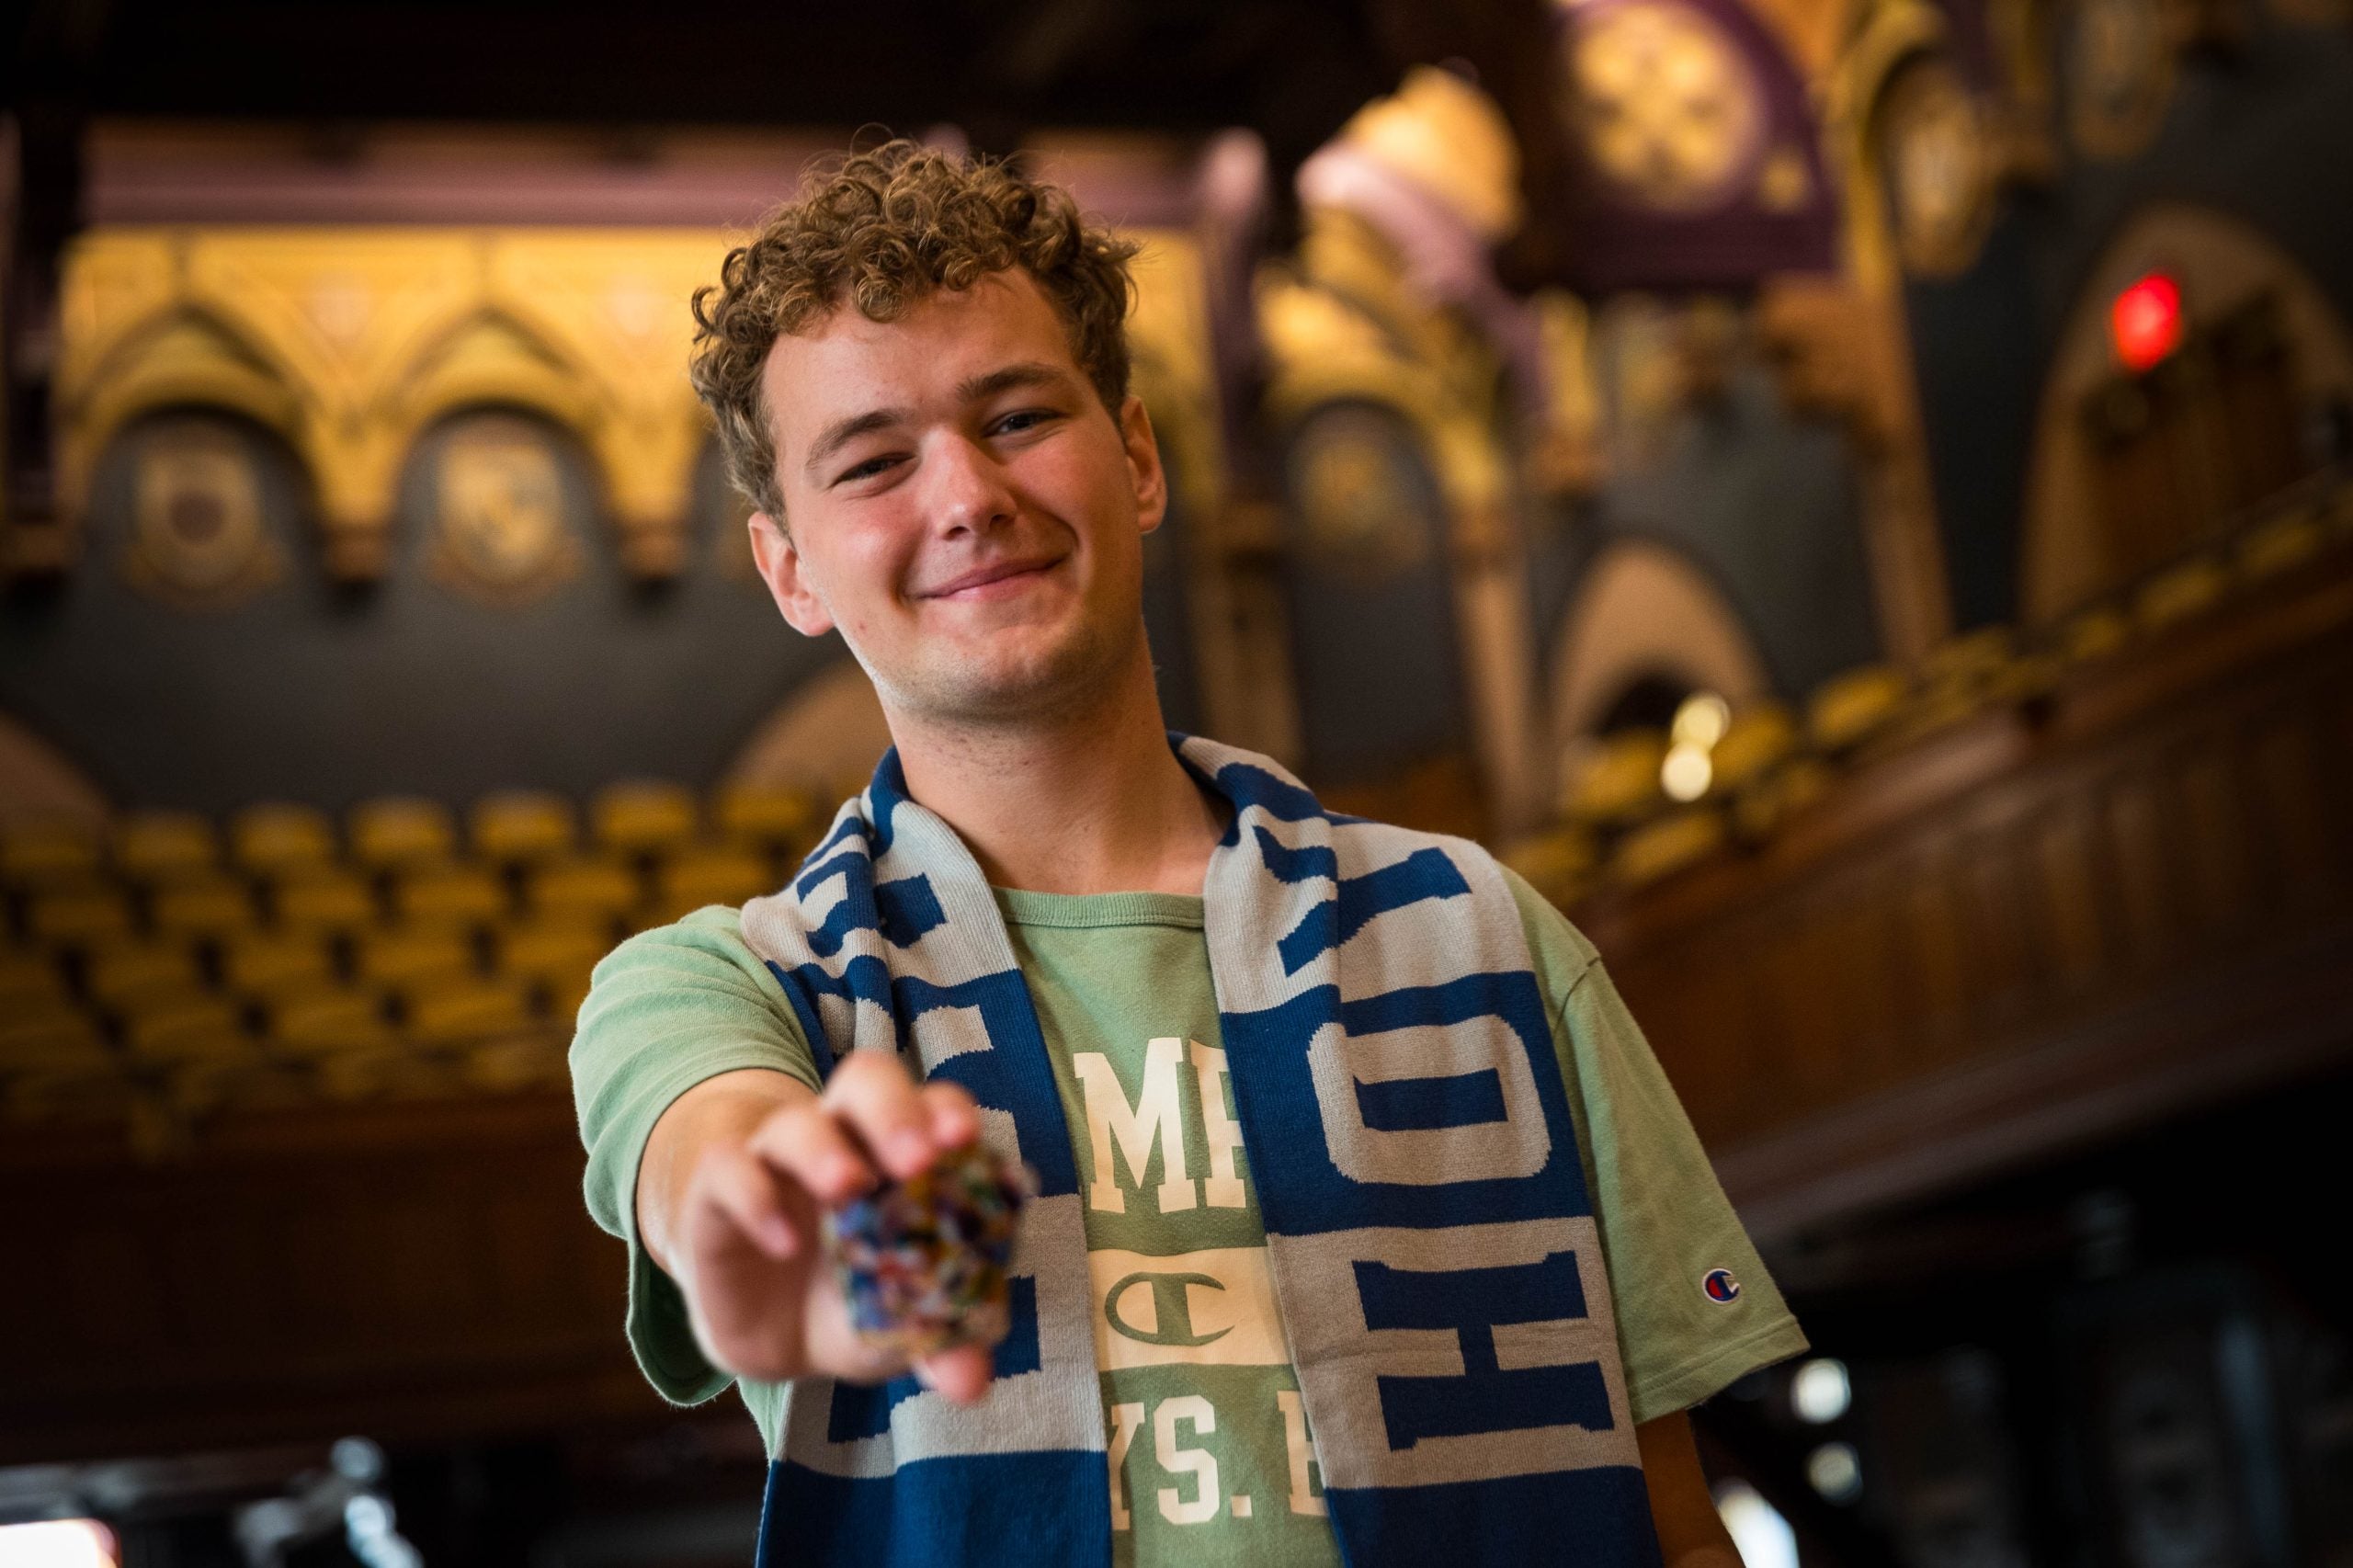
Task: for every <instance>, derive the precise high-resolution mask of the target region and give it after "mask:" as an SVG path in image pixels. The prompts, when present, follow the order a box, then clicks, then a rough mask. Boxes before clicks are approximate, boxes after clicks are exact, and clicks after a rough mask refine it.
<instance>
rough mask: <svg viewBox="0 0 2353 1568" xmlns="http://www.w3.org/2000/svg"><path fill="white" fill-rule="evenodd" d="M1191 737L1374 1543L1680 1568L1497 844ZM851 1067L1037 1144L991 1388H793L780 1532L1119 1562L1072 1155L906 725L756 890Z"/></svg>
mask: <svg viewBox="0 0 2353 1568" xmlns="http://www.w3.org/2000/svg"><path fill="white" fill-rule="evenodd" d="M1170 738H1171V743H1172V744H1174V745H1175V746H1176V755H1177V756H1178V758H1179V760H1180V761H1182V762H1183V763H1184V765H1185V767H1187V769H1188V771H1189V772H1190V773H1192V775H1193V776H1194V777H1195V778H1196V779H1197V780H1198V781H1199V783H1200V785H1201V786H1202V787H1203V788H1204V789H1206V790H1211V791H1214V792H1215V793H1216V794H1217V795H1219V796H1222V797H1223V798H1224V800H1226V801H1228V802H1229V803H1230V804H1231V805H1232V807H1233V822H1232V824H1231V826H1230V827H1229V828H1228V830H1227V832H1226V834H1225V835H1224V837H1223V838H1222V840H1221V841H1220V843H1219V844H1218V846H1217V847H1216V849H1215V850H1214V851H1213V852H1212V854H1211V858H1210V863H1209V870H1208V874H1207V877H1206V879H1205V881H1204V882H1203V884H1202V889H1201V893H1202V903H1203V907H1204V912H1205V916H1206V927H1207V936H1208V942H1209V950H1210V968H1211V975H1212V977H1213V980H1214V983H1215V986H1216V993H1217V1004H1218V1013H1219V1020H1220V1025H1221V1027H1222V1029H1223V1031H1224V1047H1225V1052H1226V1062H1227V1066H1228V1070H1229V1072H1230V1074H1232V1079H1231V1081H1232V1084H1233V1095H1234V1101H1235V1108H1236V1112H1237V1115H1238V1117H1239V1119H1240V1122H1241V1126H1242V1132H1243V1138H1244V1146H1245V1148H1246V1149H1247V1150H1248V1151H1249V1155H1250V1164H1251V1168H1252V1170H1253V1171H1254V1172H1255V1173H1256V1178H1257V1187H1258V1195H1259V1202H1260V1206H1261V1208H1262V1210H1264V1213H1265V1216H1266V1224H1267V1247H1268V1263H1269V1267H1270V1268H1271V1270H1272V1273H1273V1276H1274V1282H1275V1291H1276V1299H1277V1301H1278V1303H1279V1307H1280V1309H1281V1312H1282V1321H1283V1326H1284V1328H1285V1331H1286V1332H1287V1334H1288V1336H1289V1339H1290V1351H1291V1359H1292V1362H1293V1365H1294V1366H1295V1368H1296V1369H1297V1372H1298V1377H1299V1383H1300V1389H1301V1394H1302V1400H1303V1402H1304V1403H1305V1405H1306V1410H1307V1417H1308V1424H1309V1426H1310V1427H1311V1428H1312V1429H1313V1432H1314V1434H1315V1443H1316V1449H1317V1457H1318V1459H1319V1460H1320V1461H1321V1463H1322V1467H1323V1472H1324V1497H1325V1501H1326V1503H1327V1505H1328V1506H1329V1509H1330V1516H1331V1521H1332V1528H1333V1529H1334V1530H1335V1531H1336V1534H1337V1535H1338V1538H1339V1543H1340V1550H1341V1553H1342V1556H1343V1557H1344V1559H1345V1560H1346V1561H1347V1562H1348V1563H1349V1564H1350V1565H1351V1568H1386V1565H1389V1564H1427V1563H1431V1562H1447V1563H1449V1564H1459V1565H1461V1568H1471V1565H1473V1564H1488V1563H1495V1564H1503V1563H1511V1564H1520V1563H1529V1562H1573V1563H1579V1564H1593V1565H1596V1568H1604V1565H1606V1568H1636V1565H1650V1564H1655V1563H1656V1562H1657V1561H1658V1548H1657V1545H1656V1542H1655V1540H1654V1537H1653V1534H1652V1530H1651V1523H1650V1512H1649V1506H1648V1501H1647V1496H1646V1494H1645V1493H1644V1490H1643V1477H1642V1471H1641V1469H1640V1461H1639V1460H1638V1458H1637V1456H1636V1451H1635V1447H1634V1436H1633V1428H1632V1425H1631V1415H1630V1414H1629V1410H1628V1405H1627V1402H1626V1390H1625V1382H1624V1379H1623V1377H1622V1375H1621V1373H1620V1369H1619V1364H1618V1344H1617V1335H1616V1333H1615V1330H1614V1327H1613V1324H1612V1317H1611V1303H1610V1295H1609V1282H1608V1276H1607V1274H1606V1273H1605V1272H1604V1269H1603V1266H1602V1257H1601V1250H1600V1244H1599V1239H1598V1236H1597V1233H1596V1230H1595V1226H1594V1221H1593V1207H1592V1203H1591V1201H1590V1199H1589V1197H1588V1195H1587V1193H1586V1185H1585V1179H1584V1175H1583V1172H1582V1170H1581V1168H1580V1165H1579V1163H1578V1155H1577V1145H1576V1140H1575V1134H1574V1125H1573V1123H1572V1122H1571V1120H1570V1119H1569V1108H1568V1102H1567V1098H1566V1095H1565V1091H1564V1090H1563V1085H1562V1082H1561V1074H1560V1069H1559V1065H1558V1063H1557V1062H1556V1061H1555V1059H1554V1057H1553V1053H1552V1034H1551V1029H1550V1026H1549V1021H1548V1019H1547V1017H1546V1013H1547V1006H1546V1003H1545V999H1544V996H1543V993H1542V990H1541V988H1540V986H1539V984H1538V983H1537V980H1536V977H1535V975H1534V974H1533V973H1532V972H1531V971H1530V970H1529V952H1528V945H1527V938H1526V936H1525V934H1524V933H1523V931H1522V929H1521V926H1520V924H1519V917H1518V906H1517V905H1516V904H1515V903H1514V901H1513V899H1512V896H1511V892H1510V890H1509V888H1507V887H1506V885H1505V883H1504V881H1503V878H1502V874H1501V872H1500V870H1499V869H1498V868H1497V867H1496V866H1495V862H1494V861H1493V860H1492V859H1491V858H1489V857H1488V856H1487V854H1486V853H1485V852H1484V851H1483V850H1482V849H1480V848H1479V847H1478V846H1476V845H1473V844H1471V843H1469V842H1467V841H1465V840H1462V839H1458V838H1442V837H1438V836H1436V835H1428V834H1422V833H1414V832H1409V831H1407V830H1405V829H1403V828H1397V827H1391V826H1387V825H1384V824H1379V823H1370V822H1364V821H1360V820H1358V819H1356V818H1351V817H1346V816H1335V815H1332V814H1330V813H1327V812H1324V810H1323V809H1322V808H1321V807H1319V806H1318V805H1317V804H1316V802H1315V799H1314V797H1313V796H1312V795H1310V794H1309V793H1308V792H1307V790H1305V789H1304V788H1303V787H1302V786H1301V784H1300V783H1299V782H1298V780H1296V779H1295V778H1291V777H1290V775H1289V774H1288V773H1286V772H1284V771H1283V769H1282V768H1281V767H1279V766H1278V765H1277V764H1275V763H1274V762H1272V761H1270V760H1269V759H1267V758H1266V757H1263V756H1256V755H1255V754H1253V753H1250V752H1245V751H1239V750H1236V749H1235V748H1233V747H1231V746H1225V745H1220V744H1216V743H1215V742H1211V741H1206V740H1202V739H1199V738H1198V737H1188V736H1181V735H1172V736H1171V737H1170ZM743 928H744V935H745V939H746V940H747V941H748V942H749V943H750V945H751V947H752V949H753V950H754V951H755V952H756V953H758V954H759V956H760V957H761V958H762V959H764V960H767V963H768V965H769V967H770V968H771V969H772V970H773V971H775V973H776V974H777V977H778V978H779V980H780V981H781V982H782V983H783V985H784V989H785V992H786V994H787V995H788V996H789V997H790V998H791V1001H792V1004H793V1006H794V1008H795V1009H796V1011H797V1012H798V1013H799V1015H800V1020H801V1027H802V1029H803V1030H804V1031H805V1033H806V1034H807V1036H808V1038H809V1041H810V1044H811V1047H812V1049H813V1051H815V1052H816V1054H817V1058H818V1064H819V1067H820V1070H821V1071H825V1072H830V1071H831V1069H832V1066H833V1063H834V1062H836V1061H838V1060H839V1059H840V1057H841V1055H842V1053H843V1052H846V1051H894V1052H898V1053H901V1054H902V1055H911V1056H912V1057H913V1059H914V1060H915V1062H920V1063H921V1068H922V1072H923V1073H924V1074H925V1075H926V1076H929V1077H935V1078H946V1079H949V1080H952V1081H954V1082H956V1083H959V1084H961V1085H964V1086H965V1087H966V1088H967V1089H969V1090H971V1091H972V1096H973V1098H974V1099H976V1100H977V1101H979V1103H980V1105H981V1107H982V1112H981V1115H982V1120H983V1128H984V1135H985V1136H986V1137H987V1139H988V1140H989V1142H991V1143H992V1144H993V1145H994V1146H995V1147H997V1148H999V1149H1001V1150H1004V1151H1005V1152H1006V1153H1016V1154H1018V1155H1019V1156H1020V1157H1021V1158H1022V1159H1024V1160H1027V1161H1028V1162H1029V1165H1030V1166H1031V1167H1032V1168H1033V1169H1034V1170H1035V1171H1036V1172H1037V1174H1038V1176H1039V1183H1040V1196H1039V1198H1038V1200H1037V1201H1036V1202H1035V1203H1034V1204H1033V1205H1032V1206H1031V1208H1030V1210H1029V1214H1028V1217H1027V1219H1026V1220H1025V1221H1024V1226H1023V1232H1022V1239H1021V1243H1020V1246H1019V1248H1018V1251H1017V1255H1016V1256H1015V1259H1014V1265H1013V1275H1014V1278H1013V1308H1014V1323H1013V1330H1012V1332H1011V1333H1010V1334H1009V1335H1007V1336H1006V1339H1005V1341H1004V1342H1003V1343H1002V1344H1001V1345H1000V1346H998V1347H997V1350H996V1372H997V1381H995V1384H993V1385H992V1388H991V1392H990V1393H989V1395H988V1397H987V1398H986V1399H985V1400H983V1401H982V1402H981V1403H979V1404H977V1405H973V1406H972V1407H969V1408H961V1409H960V1408H958V1407H956V1406H954V1405H951V1404H949V1403H948V1402H947V1401H945V1400H943V1399H941V1398H939V1397H938V1396H937V1395H935V1394H931V1393H927V1392H924V1391H923V1390H922V1389H921V1388H920V1387H919V1385H917V1384H916V1383H915V1381H913V1380H911V1379H901V1380H899V1381H894V1382H892V1383H888V1384H885V1385H883V1386H881V1387H880V1388H865V1387H858V1386H855V1385H852V1384H848V1383H836V1382H834V1381H831V1380H828V1379H823V1378H807V1379H802V1380H801V1381H797V1382H796V1383H794V1384H793V1385H792V1387H791V1389H790V1393H789V1396H788V1403H787V1405H786V1410H785V1415H784V1418H783V1421H782V1424H781V1426H780V1428H779V1430H780V1432H781V1434H782V1435H781V1437H780V1439H779V1448H780V1449H781V1452H779V1453H778V1454H777V1455H775V1456H773V1461H772V1463H771V1465H770V1467H769V1471H768V1485H767V1501H766V1505H765V1507H764V1510H763V1518H762V1521H761V1530H760V1558H759V1561H760V1562H761V1564H762V1565H763V1568H780V1565H781V1564H785V1563H803V1562H812V1563H840V1564H856V1565H858V1568H881V1565H884V1564H906V1565H909V1568H915V1565H918V1564H921V1565H925V1568H940V1565H947V1564H960V1563H992V1564H995V1563H1021V1564H1051V1565H1054V1568H1065V1565H1066V1568H1081V1565H1085V1568H1098V1565H1100V1564H1103V1563H1106V1562H1108V1561H1109V1560H1110V1551H1111V1545H1110V1542H1111V1524H1110V1512H1109V1491H1108V1480H1109V1472H1108V1466H1107V1461H1106V1449H1105V1439H1104V1411H1103V1403H1102V1392H1101V1384H1100V1382H1099V1381H1098V1380H1097V1371H1096V1364H1095V1342H1094V1336H1093V1333H1092V1329H1091V1327H1090V1324H1091V1323H1092V1321H1093V1319H1092V1314H1091V1312H1090V1311H1089V1308H1090V1304H1091V1303H1090V1302H1089V1301H1088V1299H1087V1297H1088V1293H1089V1290H1090V1286H1089V1283H1088V1275H1087V1264H1086V1229H1085V1221H1084V1216H1083V1210H1082V1209H1081V1201H1082V1199H1081V1196H1080V1191H1079V1179H1078V1170H1077V1165H1076V1161H1075V1159H1074V1155H1073V1153H1072V1150H1071V1142H1070V1136H1069V1132H1068V1129H1067V1124H1066V1122H1065V1121H1064V1119H1063V1108H1062V1102H1061V1100H1060V1099H1059V1097H1058V1096H1057V1095H1056V1093H1055V1088H1054V1075H1053V1069H1052V1067H1051V1064H1050V1063H1049V1062H1048V1059H1047V1054H1046V1048H1045V1040H1044V1038H1043V1036H1042V1034H1041V1033H1040V1028H1039V1024H1038V1016H1037V1013H1036V1011H1035V1010H1034V1008H1033V1007H1032V1006H1031V1004H1030V1000H1029V990H1028V987H1027V985H1026V984H1025V983H1024V982H1023V980H1022V976H1021V971H1019V969H1018V968H1017V967H1016V964H1015V960H1014V956H1013V949H1012V946H1011V943H1010V940H1009V939H1008V938H1007V937H1006V931H1005V926H1004V923H1003V920H1002V918H1001V917H1000V915H999V914H998V911H997V906H996V902H995V896H994V894H993V893H992V892H991V890H990V888H989V884H988V881H987V879H986V878H985V877H984V876H983V873H982V871H981V869H980V866H979V864H978V863H977V862H975V861H974V860H973V858H972V854H971V852H970V851H969V850H967V849H966V848H965V846H964V845H963V843H962V842H961V840H959V839H958V838H957V836H956V835H955V833H954V832H953V831H952V830H951V829H950V828H949V826H948V824H946V823H944V822H942V821H941V820H940V819H939V818H938V817H937V816H935V815H933V814H932V813H931V812H927V811H926V810H925V809H924V808H923V807H922V806H920V805H918V804H916V803H915V801H913V800H911V799H909V798H908V795H907V792H906V782H905V778H904V774H902V773H901V771H900V768H899V763H898V756H897V754H896V753H895V752H893V753H892V754H890V755H887V756H884V757H883V759H882V763H881V767H878V768H877V769H876V770H875V773H874V779H873V782H872V783H871V784H870V786H869V787H868V789H867V790H866V792H865V793H864V794H863V795H860V796H858V797H857V798H856V799H854V800H851V801H847V803H845V804H844V805H843V807H842V808H841V811H840V812H839V814H838V815H837V816H835V819H834V824H833V828H832V831H831V833H830V834H829V835H828V836H827V837H826V838H825V840H824V843H823V844H822V845H820V846H818V848H817V849H816V850H815V851H813V853H812V854H811V855H810V857H809V859H808V860H807V861H806V862H805V863H804V865H803V867H802V869H801V873H800V875H799V876H798V877H797V878H796V879H795V880H794V881H793V882H792V884H791V885H790V887H787V888H786V889H784V890H783V891H782V892H778V893H776V894H774V895H773V896H770V897H767V898H762V899H756V900H755V901H753V902H752V903H748V904H746V905H745V908H744V916H743Z"/></svg>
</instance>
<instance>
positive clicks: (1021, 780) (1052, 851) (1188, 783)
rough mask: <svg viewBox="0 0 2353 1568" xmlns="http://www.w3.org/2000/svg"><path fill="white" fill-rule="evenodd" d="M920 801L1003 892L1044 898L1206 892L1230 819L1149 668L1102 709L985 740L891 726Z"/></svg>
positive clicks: (931, 724)
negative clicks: (1180, 737)
mask: <svg viewBox="0 0 2353 1568" xmlns="http://www.w3.org/2000/svg"><path fill="white" fill-rule="evenodd" d="M891 730H892V739H893V740H894V741H895V742H896V744H897V745H898V748H899V765H900V767H901V768H902V769H903V770H904V773H905V775H906V779H907V790H908V792H909V793H910V794H911V795H913V796H914V797H915V799H916V800H917V801H921V802H922V803H923V805H924V806H925V808H926V810H928V811H930V812H933V813H934V814H936V815H938V817H939V818H940V819H941V820H943V821H944V822H946V823H947V824H948V825H949V826H950V827H952V828H954V829H955V830H956V834H957V836H958V837H960V838H961V839H962V840H963V841H964V843H965V845H966V846H968V847H969V848H970V849H971V850H972V855H973V858H975V859H977V860H978V861H979V862H980V864H981V869H982V870H983V872H984V873H986V875H987V877H988V879H989V881H990V882H991V884H993V885H995V886H997V887H1006V888H1021V889H1027V890H1029V891H1030V892H1053V893H1100V892H1174V893H1195V894H1198V893H1199V892H1200V891H1201V878H1202V876H1203V874H1204V872H1205V871H1206V870H1207V869H1208V866H1209V858H1210V851H1211V849H1212V848H1213V847H1214V846H1216V843H1217V839H1218V835H1220V834H1221V833H1222V832H1223V831H1224V825H1225V824H1224V822H1223V820H1222V819H1223V812H1222V807H1221V806H1220V805H1218V804H1215V803H1213V802H1212V800H1211V797H1209V796H1208V795H1206V794H1204V793H1203V792H1202V790H1200V788H1199V786H1198V785H1196V784H1195V783H1194V782H1193V778H1192V776H1191V775H1190V774H1189V773H1188V772H1187V771H1186V770H1185V768H1184V766H1183V765H1182V764H1180V763H1179V762H1178V761H1177V760H1176V754H1175V753H1174V752H1173V751H1171V750H1170V749H1169V746H1168V736H1167V733H1166V730H1165V727H1164V723H1163V721H1162V719H1161V713H1160V700H1159V698H1158V696H1157V694H1156V693H1155V692H1154V689H1153V685H1152V666H1151V663H1150V660H1149V658H1148V657H1139V658H1138V659H1136V660H1135V661H1134V662H1133V664H1132V665H1131V669H1130V670H1129V671H1128V673H1127V674H1125V675H1124V676H1122V677H1121V679H1120V681H1119V682H1118V683H1117V684H1116V685H1114V686H1113V687H1110V688H1109V689H1108V690H1107V691H1106V692H1105V694H1104V697H1103V699H1102V700H1101V701H1100V702H1096V703H1089V704H1086V705H1085V706H1084V707H1083V708H1079V709H1075V710H1072V711H1070V712H1067V713H1063V714H1057V715H1055V716H1053V717H1052V718H1051V720H1040V721H1039V722H1035V723H1029V724H1021V725H992V726H987V727H979V726H968V725H961V724H949V723H941V722H937V721H933V720H930V719H927V718H924V717H920V716H910V715H905V714H898V713H894V714H892V715H891Z"/></svg>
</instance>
